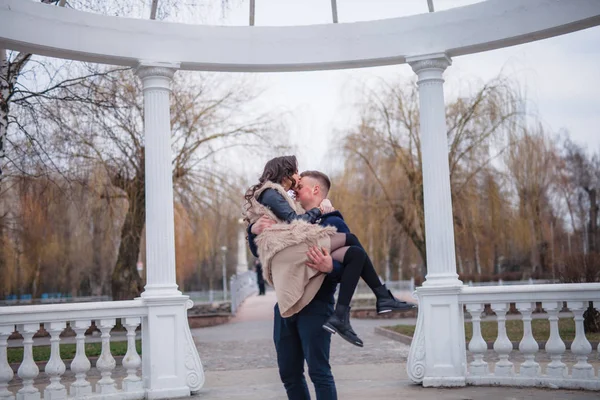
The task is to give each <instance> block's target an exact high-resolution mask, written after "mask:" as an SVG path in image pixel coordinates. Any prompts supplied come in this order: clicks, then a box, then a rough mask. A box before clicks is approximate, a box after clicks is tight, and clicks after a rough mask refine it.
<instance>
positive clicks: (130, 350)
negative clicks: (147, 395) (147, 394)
mask: <svg viewBox="0 0 600 400" xmlns="http://www.w3.org/2000/svg"><path fill="white" fill-rule="evenodd" d="M140 323H141V319H140V318H125V323H124V324H123V325H124V326H125V329H127V353H125V357H124V358H123V367H125V368H126V369H127V377H126V378H125V379H123V390H124V391H126V392H138V391H143V389H144V386H143V383H142V379H141V378H140V377H139V376H138V375H137V371H138V370H139V369H140V367H141V366H142V359H141V357H140V355H139V354H138V352H137V349H136V348H135V330H136V329H137V327H138V326H140Z"/></svg>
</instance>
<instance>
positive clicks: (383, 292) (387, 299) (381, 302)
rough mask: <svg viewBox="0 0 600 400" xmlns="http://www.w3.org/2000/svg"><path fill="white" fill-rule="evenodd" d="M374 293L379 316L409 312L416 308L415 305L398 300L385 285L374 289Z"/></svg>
mask: <svg viewBox="0 0 600 400" xmlns="http://www.w3.org/2000/svg"><path fill="white" fill-rule="evenodd" d="M373 292H374V293H375V296H376V297H377V314H383V313H388V312H390V311H393V310H397V311H407V310H412V309H413V308H415V305H414V304H411V303H407V302H405V301H400V300H398V299H396V298H395V297H394V295H392V292H390V291H389V290H388V288H387V287H385V285H381V286H379V287H378V288H376V289H373Z"/></svg>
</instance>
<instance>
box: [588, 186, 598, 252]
mask: <svg viewBox="0 0 600 400" xmlns="http://www.w3.org/2000/svg"><path fill="white" fill-rule="evenodd" d="M586 191H587V193H588V196H589V198H590V221H589V225H588V252H590V253H592V254H593V253H596V252H597V251H598V243H597V236H598V205H597V204H596V189H589V190H586Z"/></svg>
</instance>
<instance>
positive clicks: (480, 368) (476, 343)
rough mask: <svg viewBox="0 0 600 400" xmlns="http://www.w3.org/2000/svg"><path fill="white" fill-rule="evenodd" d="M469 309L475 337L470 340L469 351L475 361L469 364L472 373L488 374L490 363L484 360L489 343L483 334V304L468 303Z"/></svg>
mask: <svg viewBox="0 0 600 400" xmlns="http://www.w3.org/2000/svg"><path fill="white" fill-rule="evenodd" d="M467 311H468V312H469V313H470V314H471V321H472V325H473V337H472V338H471V340H470V341H469V351H470V352H471V353H473V361H472V362H471V363H470V364H469V373H470V374H471V375H487V374H488V373H489V372H488V363H487V362H485V361H483V357H484V356H485V353H486V352H487V343H486V342H485V340H484V339H483V337H482V336H481V313H482V312H483V304H467Z"/></svg>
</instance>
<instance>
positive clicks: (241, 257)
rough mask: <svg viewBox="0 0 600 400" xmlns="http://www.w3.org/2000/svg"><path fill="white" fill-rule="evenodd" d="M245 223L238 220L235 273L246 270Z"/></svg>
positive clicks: (241, 272)
mask: <svg viewBox="0 0 600 400" xmlns="http://www.w3.org/2000/svg"><path fill="white" fill-rule="evenodd" d="M245 227H246V224H244V221H243V220H240V226H239V227H238V244H237V246H238V254H237V270H236V272H237V274H238V275H239V274H243V273H244V272H247V271H248V256H247V255H246V228H245Z"/></svg>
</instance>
